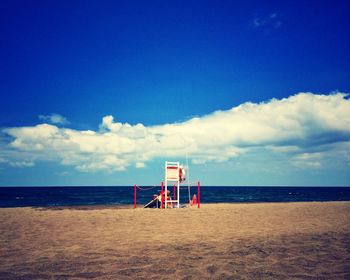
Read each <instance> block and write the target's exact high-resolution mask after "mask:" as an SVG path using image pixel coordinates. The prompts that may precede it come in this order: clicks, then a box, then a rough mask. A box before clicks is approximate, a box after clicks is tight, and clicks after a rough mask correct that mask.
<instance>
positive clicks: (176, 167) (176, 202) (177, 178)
mask: <svg viewBox="0 0 350 280" xmlns="http://www.w3.org/2000/svg"><path fill="white" fill-rule="evenodd" d="M184 175H185V174H184V170H183V167H182V166H181V165H180V163H179V162H178V161H166V162H165V180H164V208H168V203H170V204H171V205H173V207H176V208H180V182H182V181H183V180H184ZM169 183H170V184H171V183H173V184H174V186H175V187H176V198H174V197H173V199H169V197H168V196H167V193H168V186H169ZM174 196H175V193H174Z"/></svg>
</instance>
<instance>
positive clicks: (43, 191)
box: [0, 187, 350, 207]
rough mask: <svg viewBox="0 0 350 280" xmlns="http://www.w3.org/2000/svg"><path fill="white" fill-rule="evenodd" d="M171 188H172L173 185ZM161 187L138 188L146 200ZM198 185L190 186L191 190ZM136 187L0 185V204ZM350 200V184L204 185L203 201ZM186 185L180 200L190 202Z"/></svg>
mask: <svg viewBox="0 0 350 280" xmlns="http://www.w3.org/2000/svg"><path fill="white" fill-rule="evenodd" d="M171 189H172V188H171ZM158 190H160V187H156V188H153V189H148V190H138V191H137V203H138V204H146V203H147V202H148V201H150V199H151V198H152V195H153V194H156V193H157V191H158ZM195 192H197V188H192V189H191V194H192V195H193V193H195ZM133 197H134V188H133V187H0V207H21V206H68V205H122V204H133ZM340 200H342V201H345V200H347V201H350V187H202V188H201V202H202V203H215V202H235V203H237V202H293V201H340ZM187 201H188V192H187V188H185V189H181V203H187Z"/></svg>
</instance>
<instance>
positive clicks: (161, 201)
mask: <svg viewBox="0 0 350 280" xmlns="http://www.w3.org/2000/svg"><path fill="white" fill-rule="evenodd" d="M163 197H164V182H162V191H161V193H160V208H163Z"/></svg>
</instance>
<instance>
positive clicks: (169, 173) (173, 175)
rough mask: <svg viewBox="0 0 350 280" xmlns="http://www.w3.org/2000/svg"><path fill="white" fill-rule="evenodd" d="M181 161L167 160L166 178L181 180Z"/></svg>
mask: <svg viewBox="0 0 350 280" xmlns="http://www.w3.org/2000/svg"><path fill="white" fill-rule="evenodd" d="M179 168H180V164H179V162H170V161H166V162H165V180H169V181H179Z"/></svg>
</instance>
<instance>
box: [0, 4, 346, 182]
mask: <svg viewBox="0 0 350 280" xmlns="http://www.w3.org/2000/svg"><path fill="white" fill-rule="evenodd" d="M349 14H350V4H349V2H348V1H307V2H305V1H263V2H261V1H243V2H242V1H191V0H189V1H152V0H150V1H3V2H2V3H1V9H0V65H1V67H0V94H1V102H0V186H87V185H103V186H124V185H133V184H138V185H157V184H159V183H160V181H161V180H163V177H164V162H165V161H166V160H170V161H180V162H181V163H183V164H184V165H186V161H188V164H189V168H190V171H189V172H188V173H189V177H190V178H189V180H190V181H191V182H194V181H196V180H198V179H200V180H201V182H202V184H203V185H212V186H213V185H230V186H350V100H349V93H350V54H349V49H350V34H349V33H350V32H349V30H350V19H349Z"/></svg>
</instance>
